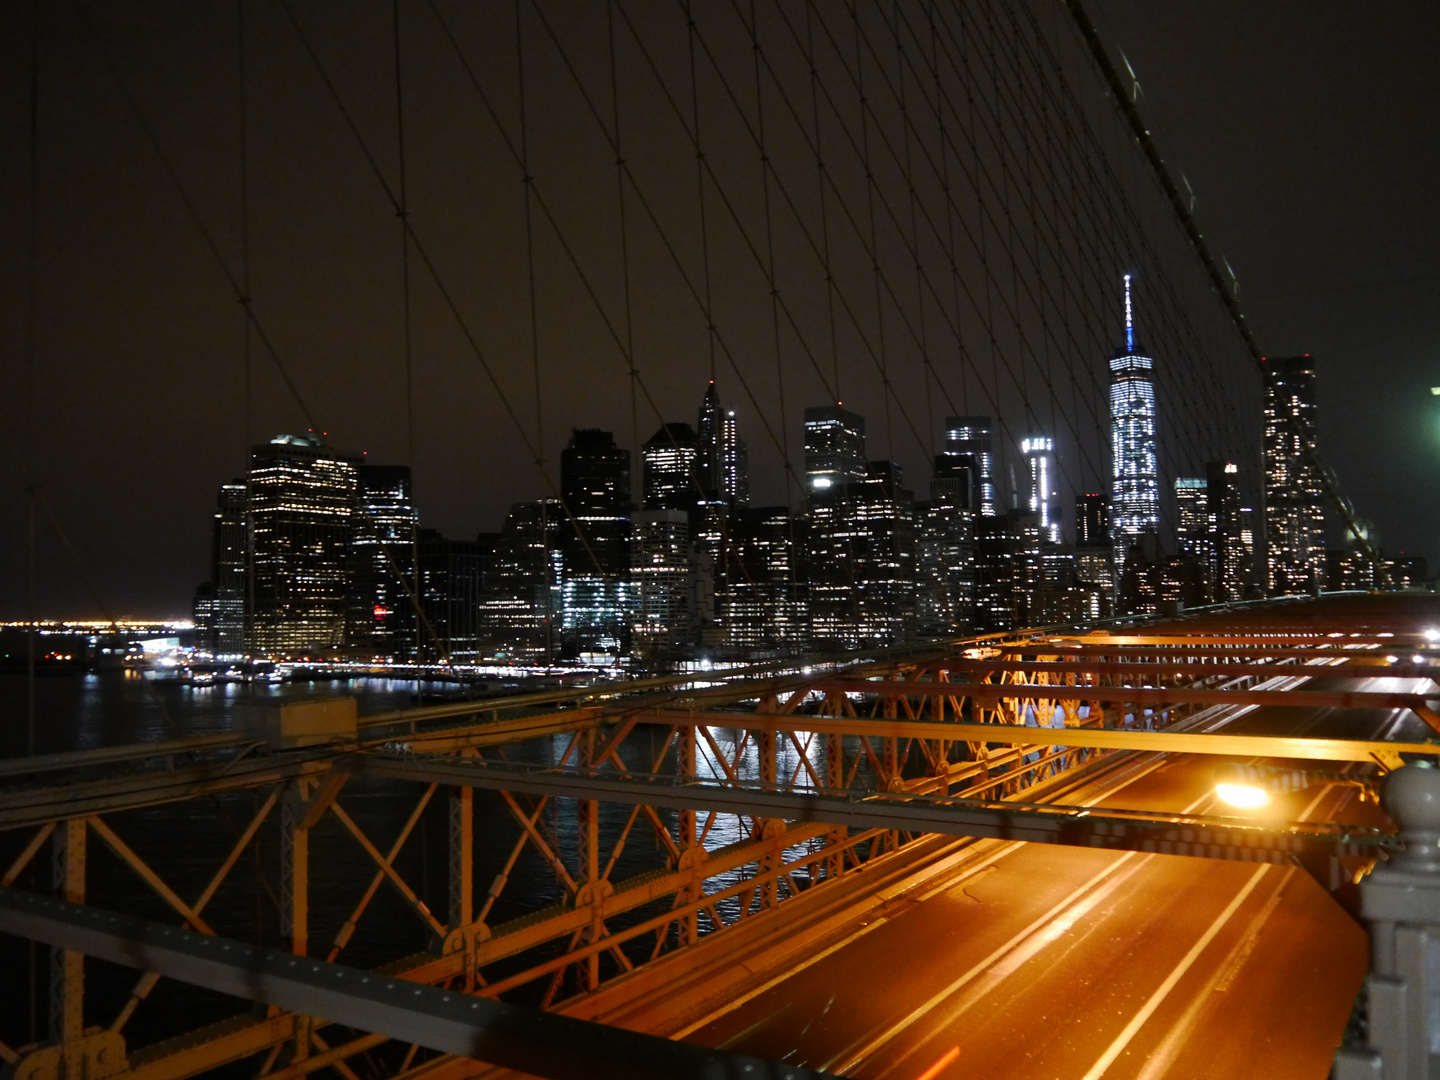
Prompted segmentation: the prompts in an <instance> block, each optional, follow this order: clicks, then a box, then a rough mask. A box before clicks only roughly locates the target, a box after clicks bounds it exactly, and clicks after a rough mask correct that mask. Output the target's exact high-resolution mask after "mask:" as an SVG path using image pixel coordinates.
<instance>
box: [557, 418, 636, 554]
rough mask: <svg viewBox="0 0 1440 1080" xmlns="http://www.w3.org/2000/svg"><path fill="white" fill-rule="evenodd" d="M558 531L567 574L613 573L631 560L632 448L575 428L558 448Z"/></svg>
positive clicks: (593, 431) (602, 434)
mask: <svg viewBox="0 0 1440 1080" xmlns="http://www.w3.org/2000/svg"><path fill="white" fill-rule="evenodd" d="M560 496H561V498H563V499H564V500H565V508H566V509H568V510H569V514H570V516H569V518H568V519H567V520H566V522H565V525H564V527H563V528H562V530H561V536H562V538H563V539H562V541H561V550H562V551H563V552H564V556H565V570H566V573H567V575H575V574H590V575H596V574H598V575H601V576H604V577H615V576H617V575H620V574H623V573H624V572H625V570H626V568H627V567H628V566H629V563H630V451H629V450H626V449H625V448H624V447H621V446H616V445H615V436H614V435H612V434H611V433H610V432H608V431H600V430H598V429H596V428H576V429H575V430H573V431H572V432H571V436H570V443H569V445H568V446H566V447H565V449H564V450H563V451H561V453H560Z"/></svg>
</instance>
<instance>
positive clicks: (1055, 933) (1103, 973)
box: [606, 678, 1430, 1080]
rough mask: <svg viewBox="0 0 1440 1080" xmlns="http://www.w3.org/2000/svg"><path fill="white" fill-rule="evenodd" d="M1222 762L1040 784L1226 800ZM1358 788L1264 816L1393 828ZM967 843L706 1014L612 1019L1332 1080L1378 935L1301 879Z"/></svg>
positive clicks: (1060, 1061) (1258, 715)
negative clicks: (933, 874) (953, 859)
mask: <svg viewBox="0 0 1440 1080" xmlns="http://www.w3.org/2000/svg"><path fill="white" fill-rule="evenodd" d="M1308 685H1309V688H1313V689H1337V690H1339V689H1362V688H1363V689H1367V690H1376V691H1392V692H1418V691H1420V690H1422V689H1424V688H1426V687H1428V686H1429V685H1430V684H1429V683H1428V682H1427V681H1425V680H1413V679H1394V678H1375V679H1367V680H1364V682H1363V684H1361V683H1359V682H1357V680H1351V679H1346V680H1338V679H1317V680H1313V681H1312V682H1311V683H1309V684H1308ZM1225 730H1226V731H1229V732H1238V733H1247V734H1271V735H1280V734H1308V735H1312V736H1317V737H1336V738H1338V737H1350V738H1357V737H1366V738H1384V737H1388V738H1397V737H1405V736H1407V735H1408V736H1419V735H1421V733H1422V732H1423V727H1421V726H1420V722H1419V721H1418V720H1416V719H1415V718H1414V717H1413V716H1407V715H1405V714H1404V713H1402V712H1401V711H1399V710H1394V711H1390V710H1354V709H1326V710H1315V711H1310V712H1304V713H1300V712H1298V711H1297V710H1294V709H1276V708H1259V709H1253V710H1249V711H1246V712H1244V713H1243V715H1241V716H1239V717H1238V718H1235V719H1232V720H1229V721H1228V722H1227V723H1226V724H1225ZM1297 764H1303V763H1297ZM1214 768H1215V765H1214V762H1213V759H1212V760H1208V761H1207V760H1196V759H1195V758H1193V757H1162V758H1158V759H1157V758H1156V757H1152V756H1149V755H1144V756H1142V755H1129V754H1127V755H1123V757H1121V758H1119V759H1117V758H1113V757H1112V758H1111V759H1109V760H1108V761H1105V762H1101V763H1098V765H1096V766H1094V767H1091V768H1088V769H1086V770H1083V772H1082V773H1081V774H1075V773H1072V774H1070V775H1069V776H1067V777H1058V778H1055V779H1054V780H1052V781H1050V782H1048V784H1047V787H1048V792H1047V795H1048V796H1049V797H1052V798H1056V799H1063V800H1064V801H1066V802H1072V803H1073V802H1086V803H1093V804H1094V805H1096V806H1102V807H1103V806H1106V805H1115V806H1127V807H1133V808H1146V809H1155V810H1175V811H1180V810H1187V811H1191V812H1200V813H1212V812H1213V813H1226V812H1227V810H1226V808H1225V807H1224V806H1223V805H1222V804H1219V803H1218V800H1217V799H1216V798H1215V796H1214V794H1213V773H1214ZM1035 794H1036V791H1035V789H1032V790H1031V792H1028V793H1027V798H1033V797H1034V796H1035ZM1358 795H1359V789H1357V788H1354V787H1349V786H1343V785H1335V784H1327V785H1325V786H1323V787H1317V788H1313V789H1310V790H1307V791H1303V792H1299V793H1296V794H1294V795H1287V796H1281V797H1277V798H1276V799H1275V800H1274V801H1273V802H1272V804H1271V807H1270V808H1269V809H1268V810H1267V811H1265V813H1267V814H1270V815H1272V816H1273V817H1275V818H1277V819H1283V820H1308V821H1323V820H1334V821H1347V822H1351V823H1365V822H1369V823H1374V824H1380V823H1382V822H1383V820H1384V818H1383V815H1382V814H1381V812H1380V811H1379V810H1378V809H1377V808H1376V807H1375V806H1374V804H1373V803H1361V802H1360V801H1359V799H1358ZM1228 812H1230V813H1238V812H1237V811H1228ZM959 846H960V847H962V848H963V849H964V850H965V852H966V856H965V857H964V858H963V859H961V860H959V861H958V863H957V865H955V866H954V867H953V868H951V869H950V871H949V872H948V873H947V874H945V875H943V877H942V878H941V879H938V880H937V879H932V880H930V881H929V882H927V883H925V884H924V885H922V886H921V887H920V888H918V889H916V890H913V894H907V893H904V892H903V891H900V890H897V891H896V892H895V893H894V894H893V895H894V896H895V899H894V900H892V901H891V902H889V903H887V904H885V905H884V906H883V907H881V908H872V909H870V911H869V913H868V914H867V915H866V916H865V917H864V918H863V919H861V920H860V922H859V923H858V924H854V925H850V926H848V927H846V928H845V930H844V932H843V933H842V934H840V935H839V939H838V940H827V941H824V942H821V943H820V947H819V948H818V950H817V952H816V955H815V956H814V957H812V958H810V959H806V960H801V961H800V962H799V963H798V964H797V963H794V962H793V959H790V960H786V961H784V962H783V963H782V964H779V965H776V966H775V967H773V968H769V969H767V968H765V967H763V966H759V965H756V961H755V960H754V959H752V958H750V957H744V958H742V959H740V960H739V961H737V962H739V963H743V964H745V965H747V966H751V965H755V966H753V967H752V970H751V971H750V977H749V978H748V980H747V982H746V983H745V984H742V985H740V986H737V987H736V990H737V991H738V992H736V993H734V994H733V995H732V996H731V997H730V998H729V999H728V1000H725V1001H720V1002H714V1001H712V1002H711V1004H710V1006H709V1007H708V1008H707V1009H706V1010H704V1011H702V1012H701V1013H700V1014H699V1015H693V1014H692V1015H690V1016H688V1017H683V1018H681V1017H677V1016H675V1015H673V1014H672V1015H668V1016H667V1015H666V1013H667V1010H666V1008H665V1007H664V1006H661V1007H660V1008H659V1009H658V1010H657V1009H656V1008H655V1006H653V1005H651V1006H650V1007H648V1008H643V1009H638V1010H622V1011H620V1012H619V1013H617V1014H615V1015H612V1016H608V1017H606V1019H607V1020H609V1022H612V1023H620V1024H622V1025H625V1026H630V1025H631V1024H635V1025H636V1026H640V1027H644V1028H646V1029H648V1030H656V1031H665V1032H666V1033H668V1034H672V1035H679V1036H681V1037H684V1038H686V1039H688V1040H691V1041H695V1042H699V1043H702V1044H704V1045H708V1046H716V1047H724V1048H727V1049H730V1050H734V1051H737V1052H743V1053H747V1054H753V1055H756V1056H759V1057H764V1058H768V1059H771V1060H779V1061H784V1062H788V1063H792V1064H797V1065H800V1064H803V1065H807V1066H810V1067H813V1068H821V1069H825V1070H830V1071H835V1072H840V1073H843V1074H845V1075H851V1076H856V1077H863V1078H875V1080H881V1078H897V1080H911V1078H916V1077H921V1076H924V1077H926V1078H927V1080H938V1078H943V1077H953V1078H959V1077H980V1076H983V1077H986V1078H987V1080H989V1078H1004V1077H1015V1078H1017V1080H1019V1078H1025V1080H1034V1078H1038V1077H1047V1078H1048V1077H1054V1078H1057V1080H1082V1078H1083V1080H1095V1078H1098V1077H1101V1076H1104V1077H1107V1078H1129V1077H1136V1078H1145V1080H1154V1078H1158V1077H1162V1076H1170V1077H1185V1078H1202V1077H1216V1078H1220V1077H1225V1078H1227V1080H1228V1078H1233V1077H1237V1076H1265V1077H1276V1078H1284V1077H1295V1078H1306V1077H1313V1078H1316V1080H1319V1078H1322V1077H1324V1076H1325V1075H1326V1074H1327V1072H1328V1070H1329V1064H1330V1055H1331V1052H1332V1050H1333V1047H1334V1046H1336V1045H1338V1043H1339V1041H1340V1037H1341V1033H1342V1031H1343V1029H1344V1026H1345V1022H1346V1019H1347V1017H1348V1016H1349V1013H1350V1009H1351V1005H1352V1002H1353V1001H1354V998H1355V994H1356V992H1357V990H1358V989H1359V986H1360V984H1361V981H1362V979H1363V977H1364V973H1365V970H1366V965H1367V952H1368V943H1367V938H1366V935H1365V933H1364V932H1363V930H1362V929H1361V928H1360V926H1359V925H1358V924H1357V923H1356V922H1355V921H1354V920H1353V919H1352V918H1351V917H1350V916H1349V915H1348V914H1346V912H1345V911H1344V910H1343V909H1342V908H1341V906H1340V905H1339V904H1337V903H1336V902H1335V900H1334V899H1332V898H1331V897H1330V896H1328V895H1327V894H1326V892H1325V890H1324V889H1323V888H1322V887H1321V886H1320V885H1319V884H1317V882H1316V881H1315V880H1314V879H1313V878H1312V877H1310V875H1308V874H1307V873H1306V872H1305V871H1303V870H1301V869H1299V868H1292V867H1279V866H1269V867H1266V866H1254V865H1247V864H1244V863H1235V862H1223V863H1222V862H1212V861H1209V860H1202V859H1191V858H1183V857H1177V856H1166V855H1145V854H1137V853H1125V854H1114V853H1104V852H1097V851H1087V850H1081V849H1076V848H1060V847H1051V846H1041V845H1024V844H1019V843H1007V842H1004V841H994V840H982V841H976V842H961V845H959ZM832 936H834V935H832ZM787 965H789V966H788V967H787ZM697 974H698V973H697ZM669 991H670V993H669V1000H670V1001H674V1002H683V1001H685V1000H687V997H686V994H685V988H684V987H683V986H672V987H670V988H669ZM677 1021H679V1022H677ZM937 1066H938V1069H937V1068H936V1067H937ZM932 1069H935V1070H936V1071H933V1072H931V1071H930V1070H932Z"/></svg>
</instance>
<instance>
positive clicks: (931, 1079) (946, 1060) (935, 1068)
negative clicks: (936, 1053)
mask: <svg viewBox="0 0 1440 1080" xmlns="http://www.w3.org/2000/svg"><path fill="white" fill-rule="evenodd" d="M959 1056H960V1047H958V1046H952V1047H951V1048H950V1049H949V1051H947V1052H946V1054H945V1056H944V1057H942V1058H941V1059H940V1060H939V1061H937V1062H935V1064H934V1065H931V1066H930V1067H929V1068H928V1069H926V1070H925V1071H924V1072H923V1073H921V1074H920V1075H919V1076H917V1077H916V1078H915V1080H935V1078H936V1077H937V1076H939V1075H940V1070H941V1069H943V1068H945V1066H946V1065H949V1064H950V1063H951V1062H952V1061H954V1060H955V1059H956V1058H958V1057H959Z"/></svg>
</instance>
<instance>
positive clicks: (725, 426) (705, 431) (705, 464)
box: [696, 380, 750, 506]
mask: <svg viewBox="0 0 1440 1080" xmlns="http://www.w3.org/2000/svg"><path fill="white" fill-rule="evenodd" d="M696 431H697V435H698V445H699V462H700V484H701V487H702V488H703V489H704V492H705V497H706V498H707V499H710V500H716V501H720V502H724V503H728V504H729V505H731V506H744V505H745V504H746V503H748V502H749V501H750V462H749V457H748V455H747V454H746V452H745V440H744V439H742V438H741V437H740V427H739V424H738V422H737V421H736V419H735V410H734V409H725V408H724V407H723V406H722V405H721V404H720V394H719V392H718V391H717V390H716V389H715V383H714V381H713V380H712V381H711V383H710V385H709V386H708V387H707V388H706V390H705V398H704V400H703V401H702V402H701V403H700V419H699V424H698V426H697V428H696Z"/></svg>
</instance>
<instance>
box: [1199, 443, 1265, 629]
mask: <svg viewBox="0 0 1440 1080" xmlns="http://www.w3.org/2000/svg"><path fill="white" fill-rule="evenodd" d="M1239 474H1240V468H1239V466H1238V465H1236V464H1235V463H1234V462H1233V461H1212V462H1209V463H1208V464H1207V465H1206V466H1205V477H1206V485H1205V486H1206V495H1207V506H1206V508H1207V511H1208V514H1209V518H1210V527H1211V529H1212V533H1213V539H1212V544H1213V552H1212V558H1213V560H1214V580H1215V599H1216V600H1217V601H1219V602H1221V603H1225V602H1228V601H1232V600H1243V599H1244V598H1245V590H1246V586H1247V585H1249V584H1250V577H1251V571H1252V569H1253V567H1254V554H1255V553H1254V551H1253V550H1251V546H1250V543H1249V542H1248V541H1247V540H1246V538H1245V532H1246V529H1245V512H1244V509H1243V508H1242V507H1241V505H1240V484H1239Z"/></svg>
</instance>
